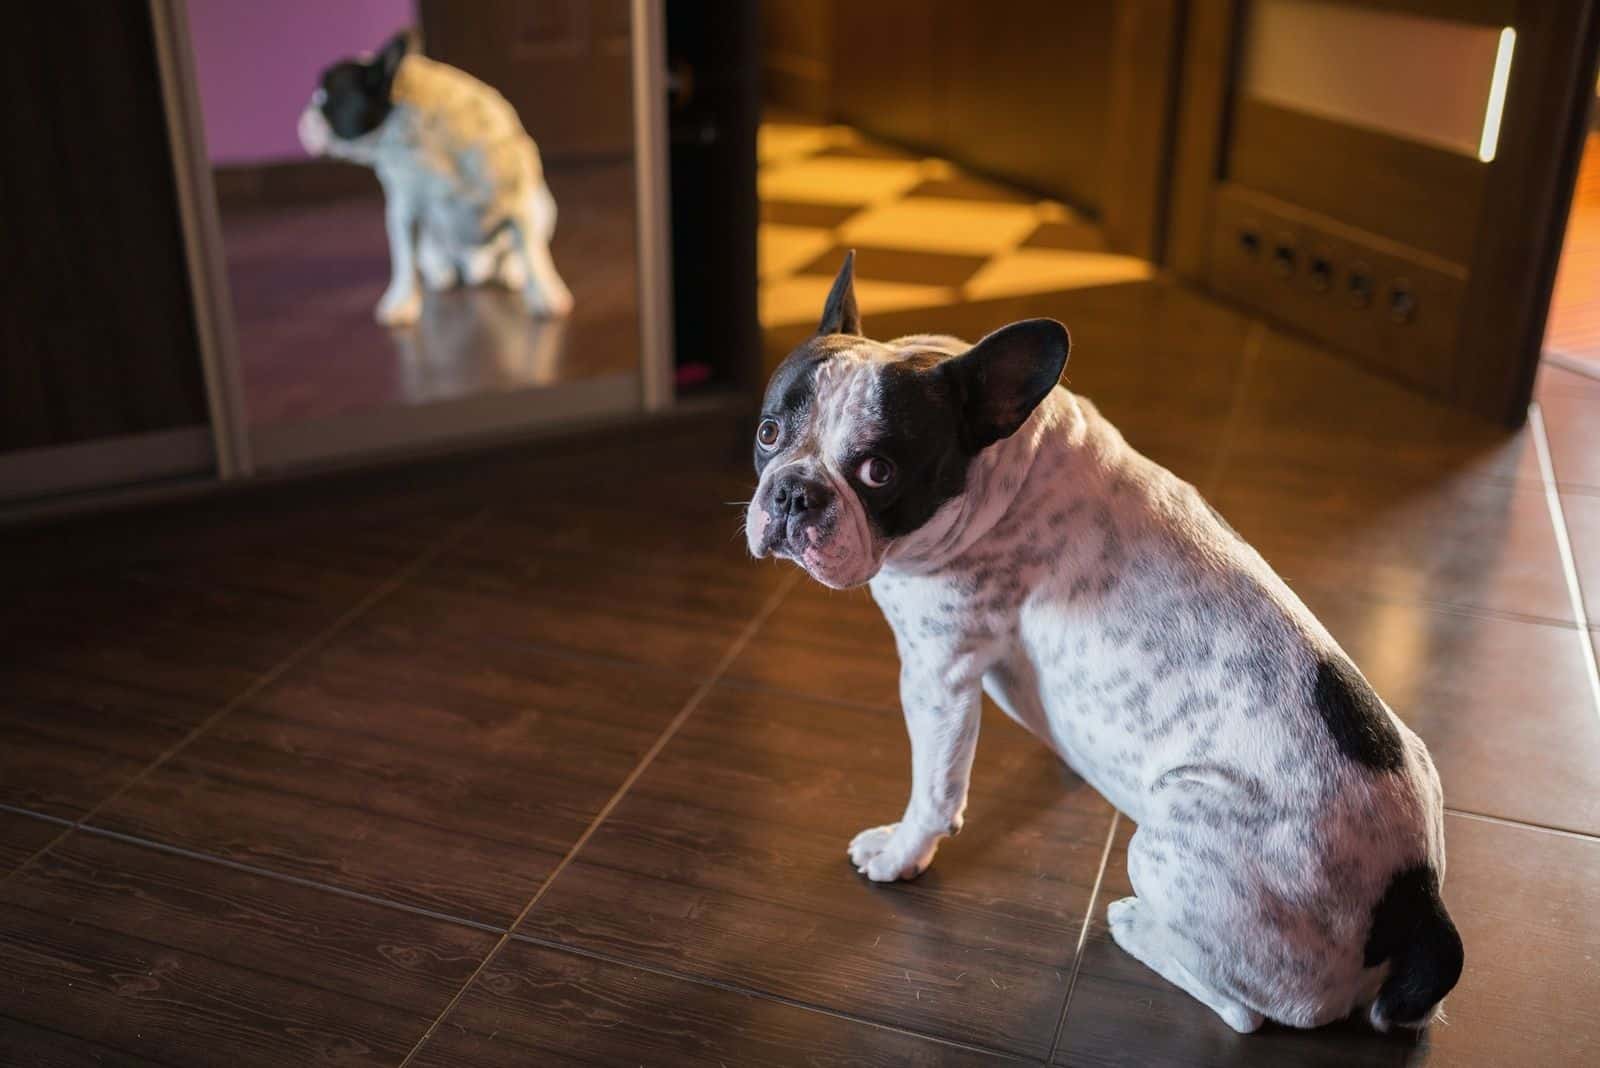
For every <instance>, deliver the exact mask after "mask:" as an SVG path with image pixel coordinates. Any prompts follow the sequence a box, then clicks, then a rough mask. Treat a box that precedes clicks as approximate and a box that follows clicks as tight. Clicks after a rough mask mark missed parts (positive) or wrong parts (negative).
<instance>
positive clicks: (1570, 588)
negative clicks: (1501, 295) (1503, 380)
mask: <svg viewBox="0 0 1600 1068" xmlns="http://www.w3.org/2000/svg"><path fill="white" fill-rule="evenodd" d="M1528 426H1529V429H1531V430H1532V431H1533V452H1534V455H1535V456H1537V457H1538V459H1539V478H1540V480H1541V481H1542V482H1543V483H1544V500H1545V504H1546V505H1547V506H1548V507H1549V509H1550V522H1551V524H1552V525H1553V526H1554V527H1555V532H1556V553H1557V554H1558V555H1559V556H1560V557H1561V572H1562V574H1563V576H1564V577H1565V578H1566V581H1567V597H1568V598H1569V600H1570V601H1571V604H1572V618H1573V621H1574V622H1575V623H1577V625H1578V631H1577V633H1578V645H1579V647H1580V648H1581V650H1582V655H1583V666H1584V668H1585V669H1586V670H1587V672H1588V675H1589V696H1590V697H1591V698H1592V699H1593V702H1594V712H1595V714H1596V715H1600V656H1596V654H1595V648H1594V634H1593V633H1592V632H1591V631H1590V630H1589V617H1588V615H1587V614H1586V613H1585V612H1584V609H1583V587H1582V586H1581V585H1580V584H1579V581H1578V562H1577V559H1576V557H1574V556H1573V555H1572V540H1571V539H1570V538H1569V537H1568V536H1567V517H1566V514H1565V512H1564V511H1563V509H1562V507H1561V492H1560V490H1559V489H1558V488H1557V486H1556V466H1555V462H1554V461H1552V460H1551V459H1550V439H1549V438H1548V437H1547V436H1546V434H1545V429H1544V409H1543V408H1541V407H1540V405H1539V402H1538V401H1535V402H1533V403H1532V404H1530V405H1529V406H1528Z"/></svg>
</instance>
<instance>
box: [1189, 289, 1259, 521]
mask: <svg viewBox="0 0 1600 1068" xmlns="http://www.w3.org/2000/svg"><path fill="white" fill-rule="evenodd" d="M1267 333H1268V330H1267V326H1266V324H1265V323H1263V322H1262V321H1261V320H1259V319H1257V320H1255V321H1254V322H1252V323H1251V324H1250V332H1249V334H1247V335H1246V336H1245V339H1244V359H1243V360H1242V361H1241V363H1240V367H1239V379H1238V381H1237V382H1236V383H1234V391H1233V401H1232V403H1230V404H1229V405H1228V418H1227V420H1226V421H1225V422H1224V423H1223V424H1222V436H1221V439H1220V440H1219V441H1218V442H1217V454H1216V455H1215V456H1214V457H1212V458H1211V466H1210V467H1209V468H1208V469H1207V470H1206V474H1205V478H1204V479H1202V480H1201V483H1200V493H1201V496H1203V497H1205V498H1206V499H1207V500H1210V499H1211V498H1212V497H1213V496H1215V495H1216V493H1217V490H1218V489H1219V488H1220V487H1221V484H1222V473H1223V471H1224V470H1226V469H1227V463H1228V454H1229V453H1230V452H1232V451H1233V439H1234V438H1235V437H1236V436H1237V435H1238V427H1239V420H1240V418H1241V413H1242V411H1243V409H1244V398H1245V393H1246V391H1247V390H1248V389H1249V388H1250V382H1251V380H1252V379H1254V378H1255V370H1256V365H1257V364H1258V363H1260V362H1261V347H1262V346H1263V345H1265V344H1266V341H1267Z"/></svg>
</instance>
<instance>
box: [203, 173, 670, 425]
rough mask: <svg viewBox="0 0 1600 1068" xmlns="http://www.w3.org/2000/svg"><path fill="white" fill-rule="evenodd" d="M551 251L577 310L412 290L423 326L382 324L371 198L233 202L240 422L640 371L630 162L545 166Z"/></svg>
mask: <svg viewBox="0 0 1600 1068" xmlns="http://www.w3.org/2000/svg"><path fill="white" fill-rule="evenodd" d="M548 179H549V182H550V187H551V190H552V191H553V192H554V193H555V195H556V198H557V201H558V203H559V205H560V215H561V217H560V220H559V222H558V224H557V227H556V238H555V242H554V245H553V249H552V254H553V255H554V257H555V261H556V265H557V268H558V269H559V270H560V271H561V274H562V277H563V278H564V279H565V280H566V282H567V285H568V287H569V288H570V289H571V290H572V292H573V295H574V298H575V299H576V301H577V304H576V306H575V308H574V310H573V312H572V315H571V316H570V317H568V318H567V319H565V320H551V319H539V318H535V317H534V316H532V315H530V314H529V313H528V311H527V308H526V306H525V305H524V303H523V300H522V297H521V295H520V294H517V293H513V292H510V291H508V290H506V289H504V288H502V287H500V286H481V287H475V288H456V289H451V290H446V291H441V292H426V291H425V296H424V301H423V314H422V318H421V320H420V321H419V322H418V323H417V324H416V325H414V326H410V327H403V328H394V329H390V328H386V327H383V326H379V325H378V324H377V323H376V322H374V321H373V317H372V315H373V309H374V308H375V307H376V305H377V302H378V298H379V297H380V296H381V295H382V294H383V290H384V287H385V286H386V285H387V284H388V281H389V251H388V242H387V239H386V238H385V237H384V230H383V201H382V198H381V196H380V195H379V194H378V193H377V192H376V191H374V192H373V193H372V194H371V195H368V196H356V197H346V198H342V199H337V200H329V201H320V202H318V201H313V202H310V203H299V204H278V205H273V206H270V207H254V208H236V209H233V210H230V211H228V212H226V213H225V214H224V216H223V226H222V229H223V246H224V252H225V254H226V259H227V265H228V285H229V288H230V290H231V291H232V296H233V301H234V307H235V312H236V320H237V331H238V341H239V359H240V366H241V371H242V375H243V383H242V385H243V391H244V396H245V406H246V408H247V410H248V413H249V420H250V422H251V424H252V425H257V426H260V425H265V424H274V425H275V424H282V423H294V422H305V421H311V420H317V419H323V418H328V417H332V416H338V415H341V414H345V413H350V412H356V411H362V410H370V409H373V408H380V407H386V406H393V405H418V404H429V403H434V402H438V401H447V400H456V399H459V398H462V397H468V396H472V395H475V394H481V393H490V392H503V391H506V390H513V389H524V388H538V387H542V386H550V385H554V384H557V383H560V382H570V381H573V380H576V379H583V378H593V377H598V376H603V375H614V374H632V373H635V372H636V371H637V369H638V353H639V347H638V314H637V306H636V302H637V296H636V287H635V274H634V263H635V254H634V199H633V164H632V162H631V161H622V162H616V163H605V164H589V165H583V166H564V167H556V168H552V169H551V171H550V173H549V175H548Z"/></svg>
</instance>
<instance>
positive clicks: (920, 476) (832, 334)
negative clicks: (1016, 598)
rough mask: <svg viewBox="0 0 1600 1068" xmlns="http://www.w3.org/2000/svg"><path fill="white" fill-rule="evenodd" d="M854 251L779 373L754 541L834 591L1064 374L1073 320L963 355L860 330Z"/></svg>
mask: <svg viewBox="0 0 1600 1068" xmlns="http://www.w3.org/2000/svg"><path fill="white" fill-rule="evenodd" d="M852 266H853V257H846V259H845V263H844V266H843V268H841V270H840V272H839V277H838V278H837V279H836V280H835V281H834V285H833V291H832V292H831V293H830V294H829V296H828V304H827V307H826V309H824V311H823V318H822V326H821V328H820V329H819V330H818V333H817V336H816V337H814V338H812V339H811V340H810V341H808V342H806V343H805V344H803V345H801V346H800V347H799V348H798V349H796V350H795V351H794V352H792V353H790V355H789V357H788V358H787V359H786V360H784V362H783V363H782V364H781V365H780V366H779V367H778V369H777V371H775V372H774V373H773V376H772V380H771V381H770V382H769V383H768V385H767V393H766V398H765V400H764V401H763V403H762V409H761V422H760V424H759V426H758V427H757V429H756V439H755V466H756V472H757V474H758V476H759V478H760V481H759V483H758V485H757V487H756V492H755V496H754V497H753V498H752V499H751V502H750V506H749V510H748V512H747V515H746V521H745V536H746V540H747V542H748V545H749V548H750V552H751V553H752V554H753V555H755V556H757V557H763V556H769V555H773V556H780V557H784V558H786V559H790V560H793V561H795V562H796V563H798V564H799V565H800V566H801V567H803V568H805V570H806V571H807V572H808V573H809V574H810V575H811V577H812V578H815V579H816V580H817V581H818V582H821V583H822V584H824V585H826V586H831V587H834V588H835V589H839V588H843V587H847V586H858V585H860V584H862V583H864V582H867V581H869V580H870V579H871V578H872V577H873V576H874V575H875V574H877V572H878V569H879V568H880V567H882V566H883V562H884V558H885V557H886V556H887V555H888V553H889V551H890V549H891V547H892V546H893V545H894V544H895V542H896V541H898V540H900V539H903V538H906V537H908V536H909V535H911V534H914V533H915V532H916V531H917V530H919V529H921V528H922V527H923V525H924V524H926V523H927V522H928V521H929V520H930V519H932V518H933V517H934V515H935V514H937V513H938V512H939V510H940V509H941V508H942V507H943V506H944V505H945V504H946V503H947V502H949V501H951V500H952V499H954V498H956V497H958V496H960V494H961V493H962V491H963V490H964V489H965V488H966V483H967V470H968V467H969V466H970V464H971V462H972V459H973V457H974V456H976V455H977V454H978V453H979V452H981V451H982V450H983V449H984V448H986V447H988V446H989V445H991V444H993V443H994V442H996V441H999V440H1001V439H1002V438H1006V437H1009V436H1010V435H1011V434H1012V433H1014V432H1015V431H1016V429H1017V428H1018V427H1020V426H1021V425H1022V423H1023V421H1024V420H1026V419H1027V417H1028V415H1029V414H1030V413H1031V412H1032V411H1033V409H1034V408H1035V407H1036V406H1037V405H1038V403H1039V401H1040V400H1042V399H1043V398H1044V396H1045V394H1047V393H1048V392H1049V391H1050V390H1051V389H1052V388H1054V386H1055V384H1056V381H1057V379H1058V378H1059V377H1060V374H1061V369H1062V367H1063V366H1064V365H1065V363H1066V354H1067V336H1066V330H1065V329H1064V328H1063V327H1062V326H1061V324H1059V323H1055V322H1052V321H1050V320H1030V321H1028V322H1025V323H1018V324H1014V325H1013V326H1010V327H1007V328H1005V329H1004V330H1001V331H997V332H996V333H994V334H991V335H989V337H987V338H985V339H984V340H983V341H981V342H979V343H978V344H977V345H975V346H973V347H972V348H971V349H968V350H966V351H965V352H964V353H963V352H961V348H960V347H957V346H955V345H954V343H953V342H951V340H950V339H943V338H933V337H929V338H907V339H902V340H901V341H898V342H896V343H895V344H894V345H893V346H889V345H883V344H879V343H878V342H875V341H870V340H868V339H867V338H864V337H861V336H860V332H861V320H860V316H859V315H858V314H857V311H856V303H855V293H854V288H853V279H852Z"/></svg>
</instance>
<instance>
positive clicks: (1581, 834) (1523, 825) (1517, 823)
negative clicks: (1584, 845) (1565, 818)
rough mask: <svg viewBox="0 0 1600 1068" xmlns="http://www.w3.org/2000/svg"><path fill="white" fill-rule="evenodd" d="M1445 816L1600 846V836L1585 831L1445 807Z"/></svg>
mask: <svg viewBox="0 0 1600 1068" xmlns="http://www.w3.org/2000/svg"><path fill="white" fill-rule="evenodd" d="M1444 812H1445V815H1447V816H1458V817H1460V818H1461V819H1464V820H1475V821H1477V822H1478V823H1493V824H1496V825H1498V826H1501V827H1514V828H1516V829H1517V830H1519V831H1532V832H1533V833H1535V834H1554V835H1559V836H1560V837H1562V838H1576V839H1577V840H1578V841H1580V842H1593V843H1595V844H1597V845H1600V834H1590V833H1589V832H1587V831H1574V830H1570V829H1568V828H1566V827H1552V826H1550V825H1549V824H1548V823H1529V822H1528V821H1527V820H1513V819H1507V818H1506V817H1504V816H1492V815H1490V814H1489V813H1487V812H1473V811H1471V810H1470V809H1464V808H1451V807H1450V806H1449V805H1446V806H1445V808H1444Z"/></svg>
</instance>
